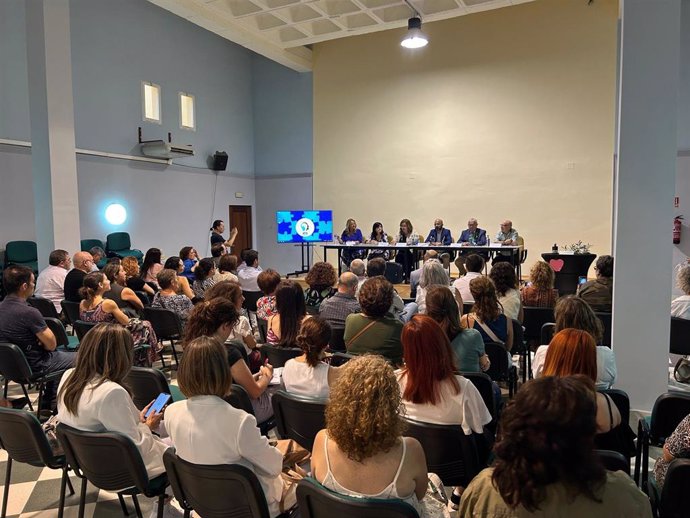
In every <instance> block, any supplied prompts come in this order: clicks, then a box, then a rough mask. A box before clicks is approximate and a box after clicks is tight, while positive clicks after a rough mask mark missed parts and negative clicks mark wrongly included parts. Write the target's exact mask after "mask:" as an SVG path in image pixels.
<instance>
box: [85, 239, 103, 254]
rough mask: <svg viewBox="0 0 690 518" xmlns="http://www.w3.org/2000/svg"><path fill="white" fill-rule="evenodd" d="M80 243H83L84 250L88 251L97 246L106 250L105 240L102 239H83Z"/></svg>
mask: <svg viewBox="0 0 690 518" xmlns="http://www.w3.org/2000/svg"><path fill="white" fill-rule="evenodd" d="M79 244H80V245H81V251H82V252H88V251H89V250H91V249H92V248H93V247H95V246H97V247H98V248H102V249H103V250H105V246H104V245H103V241H101V240H100V239H82V240H81V242H80V243H79Z"/></svg>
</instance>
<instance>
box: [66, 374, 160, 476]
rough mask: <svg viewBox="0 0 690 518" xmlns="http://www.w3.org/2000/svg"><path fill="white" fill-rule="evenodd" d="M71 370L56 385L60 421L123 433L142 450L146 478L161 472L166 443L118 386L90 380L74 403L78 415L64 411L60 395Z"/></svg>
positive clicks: (82, 426) (76, 426)
mask: <svg viewBox="0 0 690 518" xmlns="http://www.w3.org/2000/svg"><path fill="white" fill-rule="evenodd" d="M73 372H74V369H69V370H68V371H66V372H65V374H64V375H63V376H62V380H61V381H60V386H59V387H58V405H57V408H58V419H59V421H60V422H61V423H65V424H66V425H68V426H71V427H73V428H77V429H78V430H84V431H87V432H120V433H123V434H125V435H126V436H128V437H129V438H130V439H132V440H133V441H134V444H135V445H136V447H137V449H138V450H139V453H141V458H142V459H143V461H144V465H145V466H146V472H147V473H148V475H149V478H153V477H156V476H158V475H160V474H161V473H164V472H165V466H164V465H163V453H164V452H165V450H167V449H168V445H167V444H165V443H164V442H163V441H161V440H160V439H159V438H158V437H156V436H155V435H153V434H152V433H151V430H150V429H149V427H148V426H146V425H145V424H144V423H142V422H140V421H139V409H137V407H136V406H135V405H134V402H133V401H132V398H131V397H130V395H129V393H128V392H127V391H126V390H125V389H124V387H122V386H121V385H118V384H117V383H113V382H112V381H105V382H103V383H102V384H101V385H98V386H96V384H95V383H94V382H91V383H89V384H88V385H87V386H86V388H85V389H84V392H83V393H82V396H81V398H80V399H79V404H78V405H77V413H78V414H79V415H76V416H75V415H73V414H72V413H71V412H69V411H68V410H67V408H66V407H65V404H64V403H63V401H62V397H60V394H61V393H62V388H63V387H64V385H65V383H66V382H67V380H68V379H69V377H70V376H71V375H72V373H73ZM166 417H167V411H166Z"/></svg>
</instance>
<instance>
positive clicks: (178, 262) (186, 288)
mask: <svg viewBox="0 0 690 518" xmlns="http://www.w3.org/2000/svg"><path fill="white" fill-rule="evenodd" d="M163 268H164V269H166V270H173V271H174V272H175V273H176V274H177V286H178V288H177V293H178V294H180V295H185V296H186V297H187V298H188V299H189V300H192V299H193V298H194V292H193V291H192V287H191V285H190V284H189V280H188V279H187V277H185V276H184V275H182V272H184V263H183V262H182V259H180V258H179V257H178V256H176V255H173V256H172V257H168V258H167V259H166V260H165V264H164V265H163Z"/></svg>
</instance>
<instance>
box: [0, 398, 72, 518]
mask: <svg viewBox="0 0 690 518" xmlns="http://www.w3.org/2000/svg"><path fill="white" fill-rule="evenodd" d="M0 447H1V448H2V449H3V450H5V451H7V457H8V458H7V466H6V468H5V487H4V494H3V499H2V514H0V517H1V518H5V517H6V516H7V502H8V498H9V496H10V482H11V478H12V463H13V462H15V461H16V462H24V463H26V464H30V465H32V466H46V467H48V468H50V469H59V470H62V480H61V482H60V503H59V504H58V518H62V515H63V513H64V508H65V489H66V486H67V485H68V484H69V490H70V495H73V494H74V488H73V487H72V484H71V482H70V481H69V475H68V473H67V472H68V467H67V461H66V459H65V456H64V455H55V454H54V453H53V450H52V449H51V447H50V443H49V442H48V439H47V438H46V435H45V433H43V429H42V428H41V424H40V423H39V422H38V419H36V417H34V415H33V414H30V413H29V412H25V411H23V410H9V409H7V408H1V407H0Z"/></svg>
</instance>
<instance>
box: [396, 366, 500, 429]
mask: <svg viewBox="0 0 690 518" xmlns="http://www.w3.org/2000/svg"><path fill="white" fill-rule="evenodd" d="M395 374H396V376H397V378H398V385H399V386H400V393H403V392H404V390H405V386H406V385H407V376H405V374H404V372H403V371H402V370H397V371H395ZM455 379H457V380H458V383H459V384H460V393H459V394H455V393H454V392H453V385H452V384H451V383H450V382H449V381H446V382H444V383H443V384H442V385H441V391H440V396H441V397H440V401H439V402H438V403H436V404H435V405H431V404H428V403H427V404H421V405H420V404H416V403H412V402H410V401H406V400H405V399H403V404H404V405H405V414H406V415H405V417H407V418H408V419H412V420H414V421H421V422H424V423H432V424H459V425H460V426H462V431H463V432H465V435H469V434H471V433H472V432H475V433H482V432H483V430H484V425H486V424H489V423H490V422H491V414H490V413H489V410H488V409H487V408H486V405H485V404H484V400H483V399H482V396H481V394H479V391H478V390H477V387H475V386H474V384H473V383H472V382H471V381H470V380H468V379H467V378H465V377H463V376H459V375H456V376H455Z"/></svg>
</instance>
